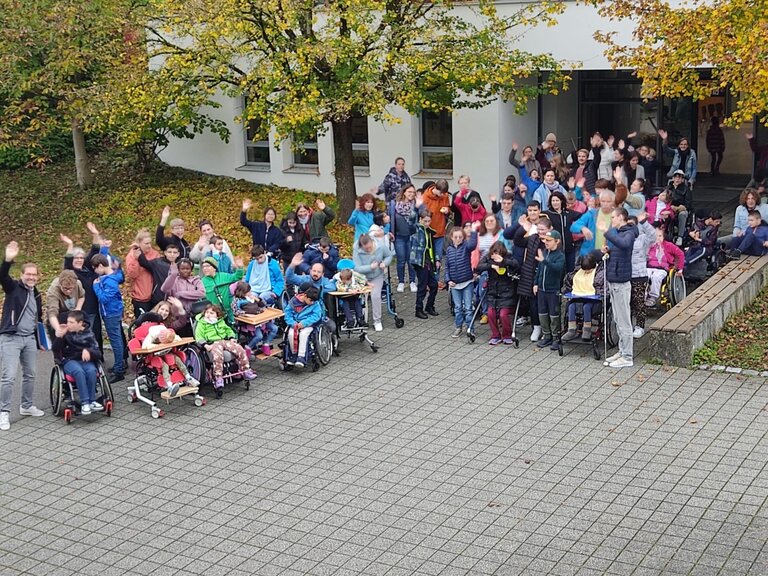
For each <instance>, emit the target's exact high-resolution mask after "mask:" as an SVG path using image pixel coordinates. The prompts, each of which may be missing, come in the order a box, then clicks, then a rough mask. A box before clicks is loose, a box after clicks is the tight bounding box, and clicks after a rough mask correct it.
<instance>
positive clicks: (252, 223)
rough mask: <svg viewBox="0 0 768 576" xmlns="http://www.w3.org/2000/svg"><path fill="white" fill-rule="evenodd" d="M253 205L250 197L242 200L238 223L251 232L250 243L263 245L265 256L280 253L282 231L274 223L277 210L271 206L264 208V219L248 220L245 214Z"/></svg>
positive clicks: (275, 255)
mask: <svg viewBox="0 0 768 576" xmlns="http://www.w3.org/2000/svg"><path fill="white" fill-rule="evenodd" d="M251 206H253V202H251V200H250V198H245V199H244V200H243V207H242V210H241V211H240V224H241V225H242V226H243V227H244V228H246V229H247V230H248V231H249V232H250V233H251V244H252V245H254V246H256V245H257V244H259V245H261V246H264V248H265V250H266V251H267V256H274V257H277V255H278V254H279V253H280V245H281V244H282V243H283V231H282V230H280V227H279V226H278V225H277V224H276V222H277V212H276V211H275V209H274V208H272V207H271V206H268V207H267V208H265V209H264V220H248V217H247V216H246V214H247V213H248V210H250V208H251Z"/></svg>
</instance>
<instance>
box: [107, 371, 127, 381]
mask: <svg viewBox="0 0 768 576" xmlns="http://www.w3.org/2000/svg"><path fill="white" fill-rule="evenodd" d="M123 380H125V373H124V372H113V373H112V376H110V377H109V383H110V384H114V383H116V382H122V381H123Z"/></svg>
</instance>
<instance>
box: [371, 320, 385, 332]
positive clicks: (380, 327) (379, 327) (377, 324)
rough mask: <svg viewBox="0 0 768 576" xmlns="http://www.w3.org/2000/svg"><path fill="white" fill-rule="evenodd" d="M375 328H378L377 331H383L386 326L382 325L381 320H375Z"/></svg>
mask: <svg viewBox="0 0 768 576" xmlns="http://www.w3.org/2000/svg"><path fill="white" fill-rule="evenodd" d="M373 329H374V330H376V332H381V331H382V330H384V326H382V325H381V322H374V323H373Z"/></svg>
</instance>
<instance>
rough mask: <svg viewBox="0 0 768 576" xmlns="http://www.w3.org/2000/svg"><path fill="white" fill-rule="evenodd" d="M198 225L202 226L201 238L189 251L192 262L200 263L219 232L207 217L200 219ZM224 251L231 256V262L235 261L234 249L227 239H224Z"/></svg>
mask: <svg viewBox="0 0 768 576" xmlns="http://www.w3.org/2000/svg"><path fill="white" fill-rule="evenodd" d="M198 227H199V228H200V239H199V240H198V241H197V242H195V244H194V245H193V246H192V249H191V250H190V251H189V259H190V260H192V262H198V263H200V262H202V261H203V258H205V257H206V253H207V252H208V250H209V249H210V247H211V239H212V238H213V237H214V236H216V235H217V234H216V231H215V230H214V229H213V223H212V222H211V221H210V220H208V219H207V218H204V219H202V220H200V224H199V225H198ZM223 252H224V254H226V255H227V256H228V257H229V260H230V262H234V261H235V258H234V256H232V249H231V248H230V247H229V244H227V241H226V240H224V248H223ZM181 258H183V256H181Z"/></svg>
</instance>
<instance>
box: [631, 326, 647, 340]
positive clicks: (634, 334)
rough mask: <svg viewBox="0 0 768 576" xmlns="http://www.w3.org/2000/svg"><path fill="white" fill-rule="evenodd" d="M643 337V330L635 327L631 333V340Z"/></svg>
mask: <svg viewBox="0 0 768 576" xmlns="http://www.w3.org/2000/svg"><path fill="white" fill-rule="evenodd" d="M644 335H645V329H644V328H640V326H635V330H634V331H633V332H632V338H642V337H643V336H644Z"/></svg>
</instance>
